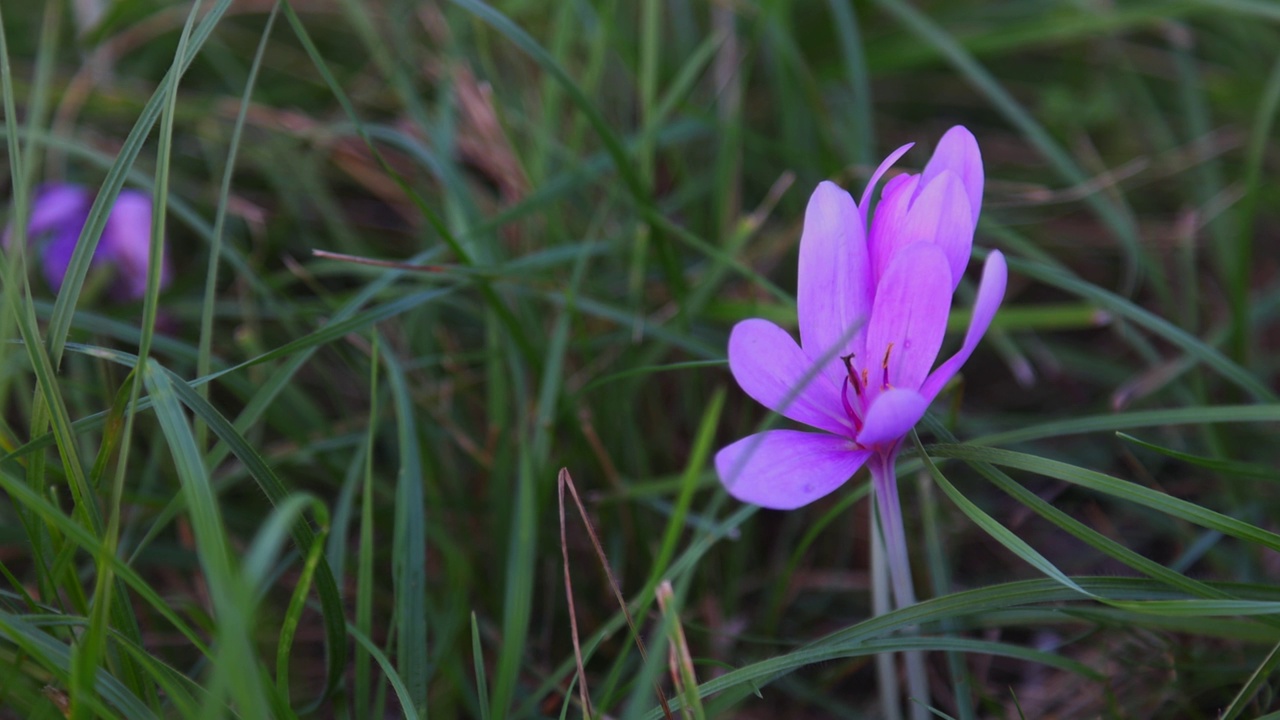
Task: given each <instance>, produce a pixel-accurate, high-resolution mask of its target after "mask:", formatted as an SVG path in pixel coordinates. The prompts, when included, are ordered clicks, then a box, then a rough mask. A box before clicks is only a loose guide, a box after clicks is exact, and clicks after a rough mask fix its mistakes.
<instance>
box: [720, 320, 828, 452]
mask: <svg viewBox="0 0 1280 720" xmlns="http://www.w3.org/2000/svg"><path fill="white" fill-rule="evenodd" d="M828 365H830V366H831V367H832V368H834V369H835V371H834V373H827V372H822V371H821V370H818V371H816V372H815V371H814V363H813V360H811V359H810V358H809V356H808V355H806V354H805V353H804V351H803V350H801V349H800V348H799V347H798V346H797V345H796V341H795V340H792V339H791V335H790V334H789V333H787V331H786V330H783V329H782V328H780V327H778V326H777V325H774V324H773V323H771V322H769V321H768V320H761V319H758V318H752V319H750V320H743V321H742V322H740V323H738V324H737V325H734V326H733V332H732V333H730V334H729V370H730V371H731V372H733V378H734V379H735V380H737V381H738V385H741V386H742V389H743V390H744V391H745V392H746V393H747V394H748V395H750V396H751V397H752V398H754V399H755V401H756V402H758V403H760V404H761V405H764V406H765V407H767V408H769V409H770V410H773V411H774V412H776V413H778V414H779V415H782V416H784V417H787V418H790V419H792V420H795V421H796V422H802V423H804V424H805V425H811V426H813V427H816V428H821V429H823V430H826V431H828V432H833V433H836V434H841V435H846V436H848V435H850V434H851V433H852V431H853V430H852V427H851V425H850V422H849V418H848V416H847V415H846V414H845V412H844V405H843V403H842V402H841V400H840V389H839V387H837V386H836V385H834V384H833V382H832V379H831V378H832V377H833V375H836V376H840V375H838V374H839V373H842V372H843V370H842V369H841V368H840V365H841V363H840V360H839V359H838V358H837V359H834V360H832V361H831V362H830V363H828ZM841 377H842V376H841Z"/></svg>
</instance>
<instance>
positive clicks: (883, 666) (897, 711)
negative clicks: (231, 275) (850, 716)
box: [867, 503, 902, 720]
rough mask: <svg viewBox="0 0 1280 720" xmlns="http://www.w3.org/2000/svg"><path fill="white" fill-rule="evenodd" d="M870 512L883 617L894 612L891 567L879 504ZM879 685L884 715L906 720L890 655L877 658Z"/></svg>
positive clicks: (874, 577)
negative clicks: (890, 585) (881, 523)
mask: <svg viewBox="0 0 1280 720" xmlns="http://www.w3.org/2000/svg"><path fill="white" fill-rule="evenodd" d="M869 509H870V512H869V513H867V514H868V515H869V516H870V518H869V520H870V521H871V524H870V525H868V526H867V527H869V528H871V613H872V615H874V616H876V617H879V616H881V615H884V614H885V613H887V612H889V611H890V610H892V609H893V601H892V600H891V599H890V597H889V564H888V562H887V560H886V558H885V554H884V536H883V534H882V532H881V529H880V517H879V514H878V513H877V512H876V506H875V503H871V504H870V508H869ZM876 685H877V687H878V688H879V691H880V715H881V717H883V718H885V720H902V699H901V697H900V696H899V695H898V672H897V670H895V669H894V666H893V656H892V655H890V654H889V653H879V654H877V655H876Z"/></svg>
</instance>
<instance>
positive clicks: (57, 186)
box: [0, 183, 90, 277]
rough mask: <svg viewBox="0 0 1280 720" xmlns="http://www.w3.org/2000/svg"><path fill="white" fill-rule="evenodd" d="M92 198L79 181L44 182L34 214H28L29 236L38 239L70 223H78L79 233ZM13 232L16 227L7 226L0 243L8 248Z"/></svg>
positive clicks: (38, 191) (36, 198)
mask: <svg viewBox="0 0 1280 720" xmlns="http://www.w3.org/2000/svg"><path fill="white" fill-rule="evenodd" d="M89 200H90V198H89V193H88V191H87V190H85V189H84V188H82V187H80V186H79V185H67V184H65V183H50V184H48V185H43V186H41V187H40V188H39V189H38V190H37V191H36V196H35V200H34V201H33V202H32V203H31V217H29V218H27V239H28V240H35V239H38V238H39V236H40V235H44V234H48V233H53V232H56V231H58V230H59V229H62V228H65V227H66V226H68V225H75V227H76V233H77V234H79V228H80V227H82V226H83V225H84V219H85V218H84V216H85V214H86V213H88V212H89ZM12 235H13V228H12V227H11V226H6V227H5V229H4V235H3V236H0V246H3V247H4V248H5V249H8V247H9V241H10V239H11V237H12ZM59 277H61V275H59Z"/></svg>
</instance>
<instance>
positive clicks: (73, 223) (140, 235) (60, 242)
mask: <svg viewBox="0 0 1280 720" xmlns="http://www.w3.org/2000/svg"><path fill="white" fill-rule="evenodd" d="M92 205H93V193H92V191H91V190H89V189H88V188H85V187H83V186H80V185H73V184H69V183H50V184H47V185H44V186H42V187H40V188H39V189H38V190H37V192H36V196H35V200H34V202H32V204H31V217H30V219H29V221H28V222H27V238H28V240H29V241H30V242H31V243H32V245H33V246H34V247H37V248H39V257H40V267H41V271H42V273H43V274H44V277H45V280H47V281H48V283H49V286H50V287H51V288H53V289H54V290H55V291H57V290H58V289H59V288H61V287H62V280H63V278H64V277H65V276H66V274H67V267H68V266H69V265H70V264H71V254H72V253H73V252H75V249H76V243H77V242H79V239H80V233H81V232H82V231H83V230H84V226H85V222H87V220H88V217H89V209H90V207H91V206H92ZM10 235H11V229H6V230H5V233H4V239H3V241H4V246H5V247H6V248H7V247H8V246H9V239H10ZM91 262H92V265H93V266H94V267H102V268H110V270H111V271H112V272H113V277H112V280H111V283H110V294H111V296H112V297H113V298H115V299H117V300H125V301H128V300H138V299H140V298H142V296H143V295H145V294H146V290H147V270H148V268H149V267H150V264H151V198H150V196H148V195H146V194H145V193H141V192H138V191H136V190H122V191H121V192H120V195H119V196H118V197H117V198H116V202H115V205H113V206H112V208H111V214H110V215H108V216H107V223H106V226H105V227H104V228H103V230H102V238H101V239H100V240H99V241H98V247H97V248H96V249H95V250H94V253H93V259H92V261H91ZM162 262H163V264H162V266H161V271H160V286H161V287H165V286H167V285H168V284H169V281H170V279H171V276H172V274H173V273H172V272H171V269H170V267H169V264H168V262H167V260H166V261H162Z"/></svg>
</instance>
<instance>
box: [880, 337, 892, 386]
mask: <svg viewBox="0 0 1280 720" xmlns="http://www.w3.org/2000/svg"><path fill="white" fill-rule="evenodd" d="M891 352H893V343H889V346H888V347H886V348H885V349H884V360H882V361H881V362H880V369H881V370H883V371H884V373H883V375H882V382H881V389H882V390H888V389H889V353H891Z"/></svg>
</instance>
